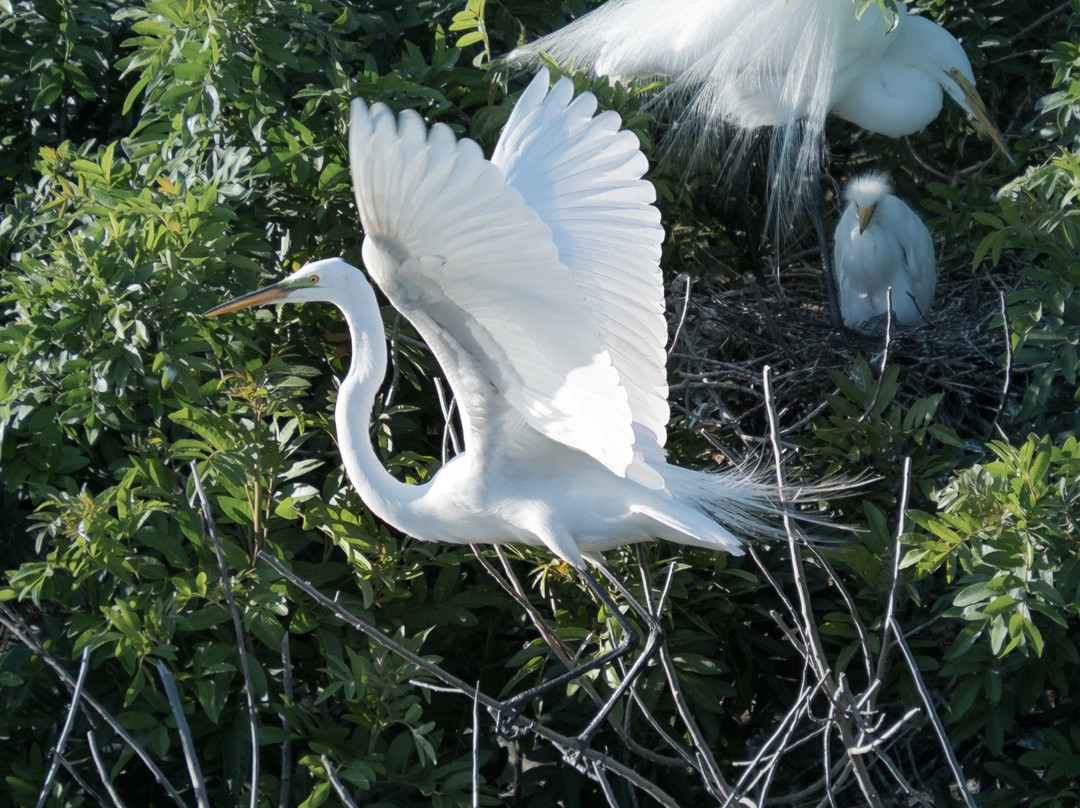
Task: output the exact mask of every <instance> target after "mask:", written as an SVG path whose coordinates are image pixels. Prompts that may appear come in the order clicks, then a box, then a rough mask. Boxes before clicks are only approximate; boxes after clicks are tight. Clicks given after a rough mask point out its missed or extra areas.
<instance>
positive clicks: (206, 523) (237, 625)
mask: <svg viewBox="0 0 1080 808" xmlns="http://www.w3.org/2000/svg"><path fill="white" fill-rule="evenodd" d="M189 466H190V468H191V476H192V480H193V481H194V483H195V491H196V492H197V493H198V495H199V504H200V505H201V506H202V520H203V527H204V528H205V529H206V532H207V534H208V535H209V536H210V541H212V542H213V544H214V555H215V556H216V557H217V563H218V574H219V575H220V576H221V589H222V592H223V594H224V595H225V603H226V605H227V606H228V608H229V614H230V615H231V616H232V624H233V633H234V634H235V635H236V651H237V653H238V654H239V655H240V672H241V673H242V674H243V677H244V695H245V704H246V707H247V718H248V733H249V736H250V741H251V775H250V777H251V792H250V796H249V798H248V804H249V805H250V807H251V808H258V805H259V717H258V711H257V709H256V707H255V683H254V680H253V679H252V677H251V665H250V663H249V662H248V654H247V640H246V637H245V635H244V622H243V620H242V619H241V618H240V610H239V609H237V608H236V600H235V599H234V598H233V591H232V576H231V575H230V574H229V567H228V565H227V564H226V563H225V552H224V551H223V550H222V549H221V540H220V539H219V538H218V534H217V525H216V524H215V523H214V513H213V511H212V510H211V508H210V500H209V499H208V498H207V496H206V491H205V490H203V484H202V478H201V476H200V475H199V467H198V465H196V463H195V461H194V460H192V461H191V463H190V464H189ZM256 555H257V553H256Z"/></svg>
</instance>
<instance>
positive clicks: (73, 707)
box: [37, 645, 90, 808]
mask: <svg viewBox="0 0 1080 808" xmlns="http://www.w3.org/2000/svg"><path fill="white" fill-rule="evenodd" d="M88 670H90V646H89V645H87V646H86V647H85V648H83V652H82V662H81V663H80V664H79V676H78V678H77V679H76V680H75V688H74V689H73V691H72V693H71V703H70V704H69V705H68V711H67V718H65V719H64V726H63V727H61V729H60V737H58V738H57V739H56V746H54V747H53V750H52V762H51V763H50V764H49V771H48V773H47V774H46V775H45V782H44V783H42V784H41V791H40V792H39V793H38V801H37V808H41V806H43V805H44V804H45V800H46V799H47V798H48V796H49V789H50V788H51V787H52V783H53V780H54V779H55V777H56V772H57V769H58V768H59V767H60V761H61V760H62V759H63V757H64V749H65V747H66V746H67V740H68V736H69V735H70V734H71V727H72V726H73V725H74V724H75V714H76V713H78V711H79V697H80V696H81V695H82V689H83V683H84V682H85V681H86V672H87V671H88Z"/></svg>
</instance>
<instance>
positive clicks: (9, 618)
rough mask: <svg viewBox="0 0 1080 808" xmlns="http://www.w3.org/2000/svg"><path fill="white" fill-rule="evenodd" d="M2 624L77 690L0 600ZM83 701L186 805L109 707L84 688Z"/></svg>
mask: <svg viewBox="0 0 1080 808" xmlns="http://www.w3.org/2000/svg"><path fill="white" fill-rule="evenodd" d="M0 625H3V627H4V628H6V629H7V630H8V631H10V632H11V633H12V634H14V635H15V637H16V638H17V639H18V640H19V642H21V643H22V644H23V645H25V646H26V647H27V648H29V649H30V650H31V651H33V652H34V653H35V654H37V655H38V656H39V657H41V659H42V660H43V661H44V662H45V664H46V665H48V666H49V667H50V668H52V669H53V671H54V672H55V673H56V675H57V676H59V677H60V679H61V681H63V682H64V684H65V685H67V686H68V687H69V688H71V689H72V690H74V688H75V679H74V678H73V677H72V676H71V674H70V673H68V672H67V669H66V668H64V666H63V665H61V664H60V661H59V660H58V659H57V658H56V657H54V656H53V655H52V654H50V653H49V652H48V651H47V650H46V649H45V647H44V646H43V645H41V643H39V642H38V641H37V640H35V639H34V638H33V636H32V635H31V633H30V632H29V631H28V630H25V629H24V627H23V626H22V621H20V620H19V618H18V617H17V616H16V615H15V614H14V613H13V612H12V611H11V610H10V609H8V607H7V606H6V605H5V604H3V603H0ZM81 698H82V700H83V701H84V702H85V703H86V704H87V705H88V706H89V707H90V708H91V709H92V710H93V711H94V712H95V713H97V714H98V715H99V716H101V718H102V719H103V720H104V721H105V723H106V724H108V725H109V726H110V727H111V728H112V730H113V732H115V733H116V734H117V735H118V736H120V738H121V739H122V740H123V741H124V743H126V744H127V745H128V746H129V747H131V750H132V751H133V752H134V753H135V754H136V755H137V756H138V757H139V759H140V760H141V761H142V762H143V764H145V766H146V768H148V769H149V770H150V773H151V774H152V775H153V776H154V779H155V780H157V781H158V783H159V784H160V785H161V787H162V788H164V789H165V792H166V793H167V794H168V795H169V797H170V798H171V799H172V801H173V802H175V803H176V804H177V805H179V806H181V808H187V804H186V803H185V802H184V799H183V797H181V796H180V792H178V791H177V790H176V789H175V788H174V787H173V785H172V783H170V782H169V778H167V777H166V776H165V773H164V772H163V771H162V770H161V769H160V768H159V767H158V765H157V764H156V763H154V759H153V758H152V757H150V754H149V753H148V752H147V751H146V749H144V748H143V746H142V744H140V743H139V742H138V741H136V740H135V739H134V738H133V737H132V736H131V733H129V732H128V731H127V730H126V729H124V727H123V726H122V725H121V724H120V722H119V721H117V720H116V719H115V718H114V717H113V716H112V713H110V712H109V711H108V710H106V709H105V708H104V707H103V706H102V705H101V702H99V701H98V700H97V699H95V698H94V697H93V696H91V695H90V694H89V693H88V692H86V690H85V689H83V691H82V694H81Z"/></svg>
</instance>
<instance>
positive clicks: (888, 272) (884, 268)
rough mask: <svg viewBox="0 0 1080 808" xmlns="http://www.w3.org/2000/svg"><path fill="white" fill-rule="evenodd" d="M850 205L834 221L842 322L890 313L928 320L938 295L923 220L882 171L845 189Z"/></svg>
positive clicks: (906, 320) (902, 319)
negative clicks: (890, 291)
mask: <svg viewBox="0 0 1080 808" xmlns="http://www.w3.org/2000/svg"><path fill="white" fill-rule="evenodd" d="M844 197H845V199H846V200H847V207H845V208H844V213H843V215H841V217H840V222H839V224H837V226H836V252H835V257H834V265H835V267H836V285H837V291H838V293H839V297H840V313H841V315H842V316H843V318H844V325H847V326H851V327H858V326H859V325H861V324H863V323H867V322H868V321H870V320H873V319H874V318H877V317H881V316H882V315H884V314H886V313H887V312H888V310H889V308H888V296H889V291H888V290H889V289H892V311H893V319H894V320H895V321H896V322H898V323H900V324H902V325H918V324H919V323H922V322H923V321H924V320H925V317H926V315H927V314H929V312H930V307H931V305H932V303H933V300H934V288H935V287H936V286H937V267H936V265H935V262H934V242H933V239H932V238H931V237H930V231H929V230H927V229H926V225H925V224H923V222H922V219H920V218H919V217H918V215H916V213H915V212H914V211H913V210H912V209H911V208H909V207H908V206H907V205H906V204H904V203H903V202H902V201H900V200H899V199H897V198H896V197H895V196H893V194H892V186H891V185H890V184H889V180H888V178H887V177H886V176H885V175H883V174H863V175H861V176H859V177H855V178H854V179H852V180H851V181H850V182H849V183H848V185H847V188H846V189H845V191H844Z"/></svg>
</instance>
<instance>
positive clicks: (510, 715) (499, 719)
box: [495, 698, 531, 741]
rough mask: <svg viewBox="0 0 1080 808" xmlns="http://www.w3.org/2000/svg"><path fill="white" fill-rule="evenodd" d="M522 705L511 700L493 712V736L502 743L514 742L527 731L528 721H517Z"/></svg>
mask: <svg viewBox="0 0 1080 808" xmlns="http://www.w3.org/2000/svg"><path fill="white" fill-rule="evenodd" d="M522 706H523V703H522V701H521V700H520V699H517V698H513V699H510V700H509V701H506V702H503V703H502V704H500V705H499V708H498V710H496V712H495V734H496V735H498V736H499V737H500V738H502V739H503V740H504V741H516V740H517V739H518V738H520V737H521V736H522V735H524V734H525V733H526V732H528V731H529V724H530V723H531V722H529V721H519V719H520V718H521V709H522Z"/></svg>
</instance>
